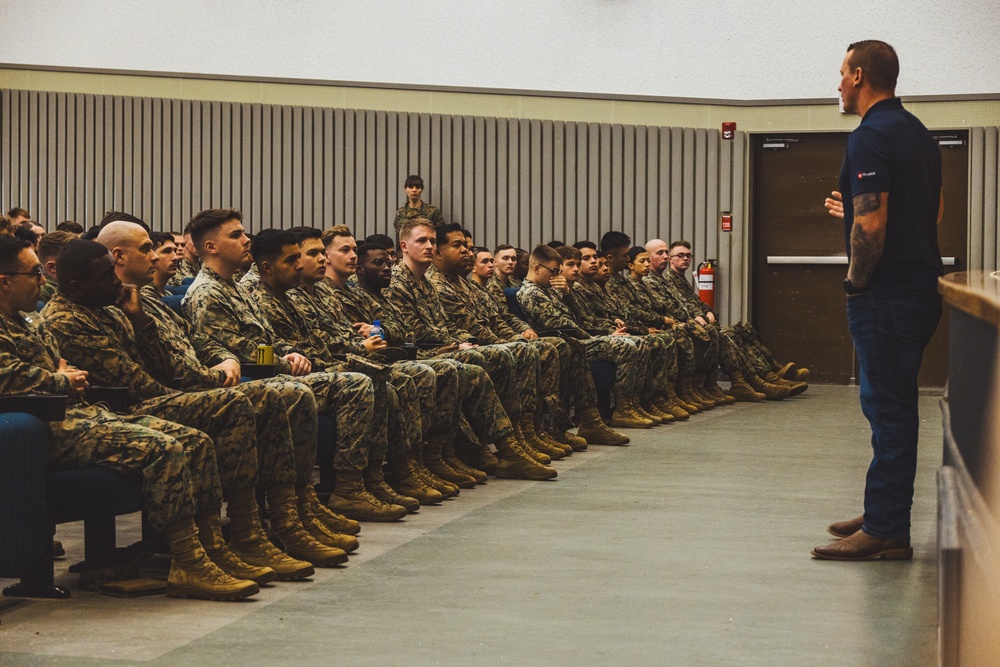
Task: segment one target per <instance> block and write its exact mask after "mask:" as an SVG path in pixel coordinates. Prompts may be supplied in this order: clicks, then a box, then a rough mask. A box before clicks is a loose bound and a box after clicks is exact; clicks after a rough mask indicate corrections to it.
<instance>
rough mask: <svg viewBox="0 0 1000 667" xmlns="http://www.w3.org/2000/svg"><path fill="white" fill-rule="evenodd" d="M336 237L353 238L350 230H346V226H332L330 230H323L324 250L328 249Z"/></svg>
mask: <svg viewBox="0 0 1000 667" xmlns="http://www.w3.org/2000/svg"><path fill="white" fill-rule="evenodd" d="M338 236H351V237H353V236H354V234H353V233H351V230H350V229H348V228H347V225H334V226H333V227H331V228H330V229H327V230H325V231H324V232H323V236H322V239H323V247H324V248H329V247H330V244H331V243H333V239H334V238H336V237H338Z"/></svg>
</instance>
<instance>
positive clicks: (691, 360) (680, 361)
mask: <svg viewBox="0 0 1000 667" xmlns="http://www.w3.org/2000/svg"><path fill="white" fill-rule="evenodd" d="M671 333H672V334H673V336H674V342H675V343H676V345H677V375H676V376H675V378H674V379H675V380H686V379H688V378H691V377H694V376H695V375H698V374H700V373H705V372H708V371H707V370H705V371H701V370H700V369H699V367H698V358H697V355H696V354H695V345H694V341H693V340H692V339H691V336H690V335H689V334H688V332H687V331H686V330H685V329H684V327H683V326H678V327H676V328H674V329H672V330H671Z"/></svg>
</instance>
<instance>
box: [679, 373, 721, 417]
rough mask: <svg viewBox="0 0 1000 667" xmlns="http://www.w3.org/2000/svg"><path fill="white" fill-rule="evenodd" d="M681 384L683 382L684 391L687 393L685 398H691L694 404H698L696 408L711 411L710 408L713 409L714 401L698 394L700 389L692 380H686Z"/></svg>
mask: <svg viewBox="0 0 1000 667" xmlns="http://www.w3.org/2000/svg"><path fill="white" fill-rule="evenodd" d="M683 382H684V389H685V390H686V391H687V396H689V397H690V398H693V399H694V400H695V402H696V403H697V404H698V406H699V407H701V409H703V410H711V409H712V408H714V407H715V401H714V400H712V399H710V398H707V397H706V396H703V395H702V394H701V393H700V392H699V389H700V387H698V386H697V385H696V384H695V382H694V380H693V379H691V378H687V379H686V380H684V381H683Z"/></svg>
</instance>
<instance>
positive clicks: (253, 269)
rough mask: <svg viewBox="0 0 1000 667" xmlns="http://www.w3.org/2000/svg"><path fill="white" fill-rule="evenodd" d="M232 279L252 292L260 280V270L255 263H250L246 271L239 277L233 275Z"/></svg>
mask: <svg viewBox="0 0 1000 667" xmlns="http://www.w3.org/2000/svg"><path fill="white" fill-rule="evenodd" d="M233 280H235V281H236V282H238V283H239V284H240V285H243V286H244V287H246V288H247V291H248V292H252V291H253V290H254V288H255V287H257V283H259V282H260V270H259V269H258V268H257V265H256V264H251V265H250V268H249V269H247V271H246V273H244V274H243V275H242V276H240V277H239V278H237V277H236V276H233Z"/></svg>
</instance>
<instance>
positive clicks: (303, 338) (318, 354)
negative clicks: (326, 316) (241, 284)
mask: <svg viewBox="0 0 1000 667" xmlns="http://www.w3.org/2000/svg"><path fill="white" fill-rule="evenodd" d="M253 298H254V300H255V301H256V302H257V303H258V304H259V305H260V310H261V312H262V313H263V314H264V317H265V318H266V320H267V322H268V324H269V325H270V326H271V329H272V330H273V331H274V334H275V336H277V337H278V338H279V339H280V340H282V341H284V342H287V343H288V344H290V345H292V346H293V347H294V349H295V350H296V351H297V352H299V353H300V354H302V355H303V356H304V357H307V358H308V359H309V361H311V362H312V364H313V367H314V368H315V369H316V370H320V369H335V368H334V367H335V366H336V365H337V364H338V362H337V360H336V359H335V358H334V356H333V353H332V352H331V351H330V348H328V347H327V345H326V341H325V340H324V339H323V335H322V333H320V331H319V330H318V329H316V328H314V327H313V325H312V323H311V322H310V320H309V319H308V316H307V315H306V314H305V313H304V312H302V311H301V310H299V308H298V306H296V305H295V303H293V302H292V299H291V298H290V297H289V295H288V294H287V293H286V294H278V293H277V292H275V291H274V290H272V289H271V288H270V287H268V286H267V285H266V284H265V283H263V282H259V283H257V287H256V288H254V291H253Z"/></svg>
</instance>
